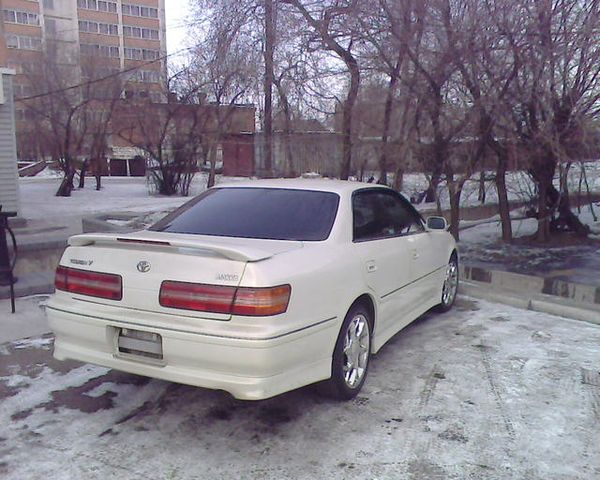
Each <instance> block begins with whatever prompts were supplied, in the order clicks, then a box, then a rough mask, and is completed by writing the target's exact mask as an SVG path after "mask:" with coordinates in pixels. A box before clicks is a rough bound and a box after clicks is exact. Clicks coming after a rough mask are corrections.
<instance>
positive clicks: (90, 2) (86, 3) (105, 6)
mask: <svg viewBox="0 0 600 480" xmlns="http://www.w3.org/2000/svg"><path fill="white" fill-rule="evenodd" d="M77 6H78V7H79V8H84V9H86V10H98V11H99V12H110V13H117V2H109V1H104V0H77Z"/></svg>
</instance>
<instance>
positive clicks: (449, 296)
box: [436, 253, 458, 312]
mask: <svg viewBox="0 0 600 480" xmlns="http://www.w3.org/2000/svg"><path fill="white" fill-rule="evenodd" d="M457 293H458V258H457V256H456V253H453V254H452V256H451V257H450V260H449V261H448V265H446V273H445V275H444V283H443V284H442V297H441V301H440V303H439V304H438V305H437V306H436V310H437V311H438V312H447V311H448V310H450V309H451V308H452V306H453V305H454V301H455V300H456V294H457Z"/></svg>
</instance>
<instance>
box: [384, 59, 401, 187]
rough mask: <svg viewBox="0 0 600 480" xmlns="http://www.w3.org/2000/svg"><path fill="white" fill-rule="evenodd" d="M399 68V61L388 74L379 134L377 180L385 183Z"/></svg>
mask: <svg viewBox="0 0 600 480" xmlns="http://www.w3.org/2000/svg"><path fill="white" fill-rule="evenodd" d="M399 70H400V61H398V63H396V66H395V68H394V70H393V71H392V72H391V74H390V81H389V84H388V89H387V95H386V98H385V110H384V112H383V132H382V134H381V156H380V157H379V181H380V182H382V183H384V184H387V163H388V139H389V136H390V126H391V120H392V107H393V105H394V92H395V90H396V84H397V83H398V73H399Z"/></svg>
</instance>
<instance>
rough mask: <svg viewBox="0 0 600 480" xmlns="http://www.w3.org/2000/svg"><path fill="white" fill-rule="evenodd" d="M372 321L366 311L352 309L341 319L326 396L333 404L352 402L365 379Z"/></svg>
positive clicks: (363, 308) (369, 351)
mask: <svg viewBox="0 0 600 480" xmlns="http://www.w3.org/2000/svg"><path fill="white" fill-rule="evenodd" d="M372 324H373V323H372V319H371V314H370V313H369V310H368V308H366V307H365V306H364V305H362V304H358V305H355V306H353V307H352V308H351V309H350V311H349V312H348V313H347V314H346V317H345V318H344V323H343V324H342V328H341V329H340V333H339V335H338V338H337V341H336V344H335V349H334V351H333V359H332V364H331V378H330V379H329V380H328V381H327V382H326V384H325V385H324V387H325V389H324V391H325V393H326V394H327V395H328V396H330V397H332V398H335V399H336V400H351V399H353V398H354V397H356V395H358V392H359V391H360V389H361V388H362V386H363V384H364V383H365V379H366V378H367V372H368V368H369V360H370V356H371V331H372V328H371V326H372Z"/></svg>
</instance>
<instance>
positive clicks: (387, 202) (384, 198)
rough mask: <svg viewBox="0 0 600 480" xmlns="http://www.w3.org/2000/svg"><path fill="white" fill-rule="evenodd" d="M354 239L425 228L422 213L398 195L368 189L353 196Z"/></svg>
mask: <svg viewBox="0 0 600 480" xmlns="http://www.w3.org/2000/svg"><path fill="white" fill-rule="evenodd" d="M352 211H353V230H354V235H353V237H354V241H359V242H360V241H365V240H377V239H381V238H388V237H397V236H400V235H409V234H413V233H420V232H422V231H424V228H423V224H422V223H421V220H420V218H419V215H418V214H417V213H416V212H415V211H414V209H413V208H412V207H410V205H408V204H407V203H406V202H405V201H403V200H402V199H401V198H400V196H399V195H398V194H396V193H395V192H392V191H389V190H383V189H378V190H364V191H359V192H356V193H355V194H354V196H353V198H352Z"/></svg>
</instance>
